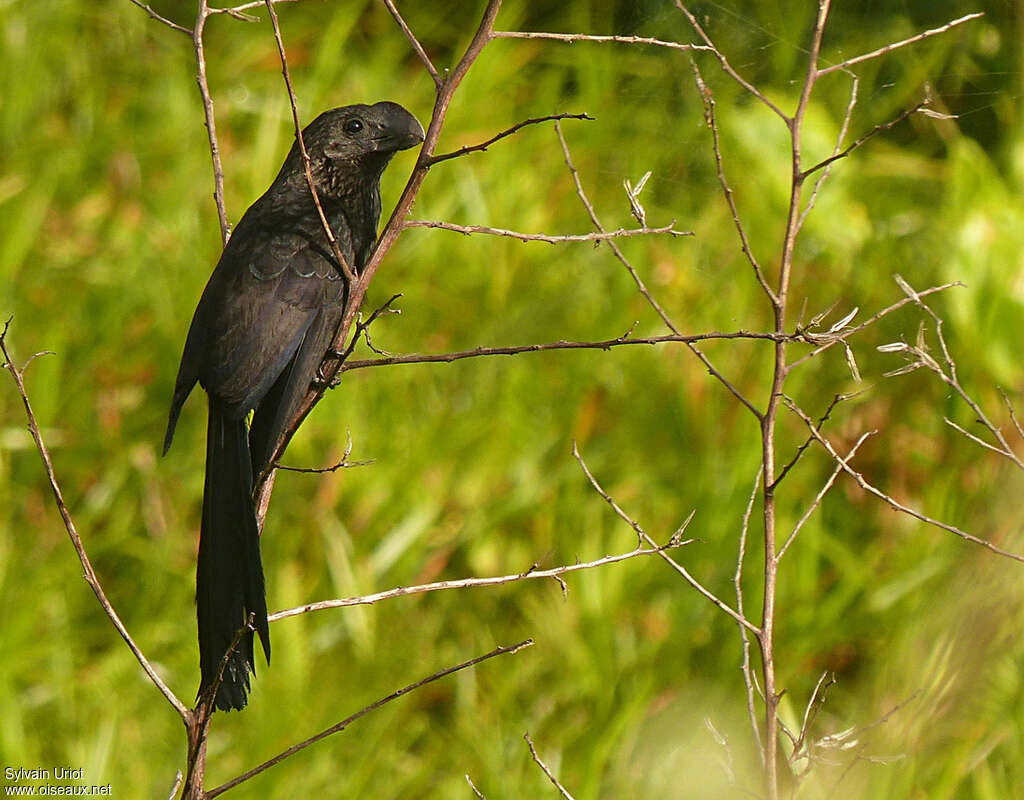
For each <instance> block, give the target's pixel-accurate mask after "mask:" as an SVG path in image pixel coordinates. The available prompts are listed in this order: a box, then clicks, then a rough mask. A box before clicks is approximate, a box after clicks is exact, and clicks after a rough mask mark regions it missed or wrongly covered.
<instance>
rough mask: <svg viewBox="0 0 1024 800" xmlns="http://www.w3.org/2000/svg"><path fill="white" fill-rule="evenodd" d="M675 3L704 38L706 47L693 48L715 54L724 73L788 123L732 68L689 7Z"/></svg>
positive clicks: (773, 104)
mask: <svg viewBox="0 0 1024 800" xmlns="http://www.w3.org/2000/svg"><path fill="white" fill-rule="evenodd" d="M675 3H676V8H678V9H679V10H680V11H682V12H683V14H685V15H686V19H687V20H689V22H690V26H691V27H692V28H693V29H694V30H695V31H696V32H697V35H698V36H700V38H701V39H703V40H704V44H705V45H707V46H706V47H703V48H696V47H694V48H693V49H695V50H696V49H702V50H708V51H709V52H711V53H712V54H713V55H714V56H715V58H717V59H718V63H720V64H721V65H722V69H723V70H724V71H725V74H726V75H728V76H729V77H730V78H732V79H733V80H734V81H736V83H738V84H739V85H740V86H742V87H743V88H744V89H746V90H747V91H748V92H750V94H752V95H753V96H754V97H756V98H757V99H758V100H760V101H761V102H762V103H763V104H764V105H765V106H767V107H768V108H770V109H771V110H772V111H773V112H775V114H776V115H777V116H778V117H779V119H781V120H782V121H783V122H785V123H786V125H789V124H790V119H789V117H788V116H786V114H785V113H784V112H783V111H782V109H780V108H779V107H778V106H777V105H775V103H773V102H772V101H771V100H769V99H768V98H767V97H765V96H764V94H762V93H761V90H760V89H758V88H757V87H756V86H754V84H752V83H750V82H749V81H748V80H747V79H746V78H744V77H743V76H742V75H740V74H739V73H738V72H737V71H736V70H734V69H733V68H732V64H730V63H729V60H728V59H727V58H726V57H725V55H724V54H723V53H722V51H720V50H719V49H718V48H717V47H715V43H714V42H712V41H711V38H710V37H709V36H708V35H707V34H706V33H705V32H704V29H703V28H702V27H701V26H700V23H699V22H697V18H696V17H695V16H694V15H693V14H691V13H690V11H689V9H688V8H687V7H686V6H684V5H683V4H682V2H680V0H675Z"/></svg>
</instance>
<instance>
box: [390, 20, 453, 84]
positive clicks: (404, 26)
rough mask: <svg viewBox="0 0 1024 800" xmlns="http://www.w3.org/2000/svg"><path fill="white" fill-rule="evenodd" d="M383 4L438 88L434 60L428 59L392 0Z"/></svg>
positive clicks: (438, 80)
mask: <svg viewBox="0 0 1024 800" xmlns="http://www.w3.org/2000/svg"><path fill="white" fill-rule="evenodd" d="M384 5H385V6H387V9H388V11H389V12H390V13H391V16H392V17H394V18H395V22H397V23H398V27H399V28H401V29H402V33H403V34H404V35H405V38H406V39H408V40H409V44H411V45H412V49H413V50H414V51H415V52H416V57H417V58H418V59H419V60H420V61H421V62H422V64H423V68H424V69H425V70H426V71H427V74H428V75H430V78H431V80H433V81H434V88H435V89H436V90H440V88H441V84H442V83H443V81H442V80H441V75H440V74H439V73H438V71H437V67H435V66H434V62H433V61H431V60H430V56H428V55H427V51H426V50H424V49H423V45H422V44H420V40H419V39H417V38H416V34H414V33H413V32H412V28H410V27H409V25H408V24H407V23H406V21H405V20H404V19H402V15H401V14H399V13H398V8H397V7H396V6H395V3H394V0H384Z"/></svg>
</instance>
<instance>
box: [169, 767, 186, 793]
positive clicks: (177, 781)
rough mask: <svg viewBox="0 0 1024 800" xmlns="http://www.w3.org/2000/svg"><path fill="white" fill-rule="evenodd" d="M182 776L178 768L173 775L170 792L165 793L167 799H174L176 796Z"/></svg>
mask: <svg viewBox="0 0 1024 800" xmlns="http://www.w3.org/2000/svg"><path fill="white" fill-rule="evenodd" d="M183 778H184V776H183V775H182V774H181V770H180V769H179V770H178V772H177V774H175V776H174V785H173V786H172V787H171V793H170V794H169V795H167V800H174V798H175V797H177V796H178V789H180V788H181V782H182V780H183Z"/></svg>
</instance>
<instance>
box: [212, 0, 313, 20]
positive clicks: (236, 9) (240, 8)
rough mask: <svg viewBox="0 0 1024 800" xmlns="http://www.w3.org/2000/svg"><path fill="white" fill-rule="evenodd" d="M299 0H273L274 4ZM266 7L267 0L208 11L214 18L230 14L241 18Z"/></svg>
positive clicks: (255, 0) (254, 0)
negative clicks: (255, 9) (254, 10)
mask: <svg viewBox="0 0 1024 800" xmlns="http://www.w3.org/2000/svg"><path fill="white" fill-rule="evenodd" d="M297 2H298V0H273V3H274V4H275V5H277V4H278V3H297ZM265 5H266V0H252V2H249V3H242V4H241V5H237V6H231V7H229V8H214V7H213V6H211V7H210V8H209V9H208V10H207V11H208V13H209V14H210V15H211V16H212V15H213V14H228V15H229V16H232V17H235V18H236V19H238V18H240V17H239V15H241V14H243V13H244V12H246V11H249V10H250V9H253V8H260V7H261V6H265Z"/></svg>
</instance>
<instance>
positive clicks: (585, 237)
mask: <svg viewBox="0 0 1024 800" xmlns="http://www.w3.org/2000/svg"><path fill="white" fill-rule="evenodd" d="M674 226H675V222H672V223H670V224H669V225H665V226H664V227H661V228H619V229H618V230H616V231H599V232H597V233H578V234H566V235H558V236H554V235H551V234H547V233H520V232H519V231H510V230H505V229H504V228H488V227H485V226H482V225H456V224H455V223H454V222H441V221H439V220H433V219H410V220H406V222H405V227H406V228H440V229H441V230H445V231H455V232H456V233H461V234H464V235H466V236H469V235H471V234H474V233H481V234H486V235H488V236H507V237H508V238H510V239H518V240H519V241H521V242H546V243H547V244H566V243H569V242H605V241H608V240H609V239H625V238H627V237H629V236H650V235H652V234H665V233H667V234H669V235H671V236H693V231H677V230H676V229H675V227H674Z"/></svg>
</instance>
